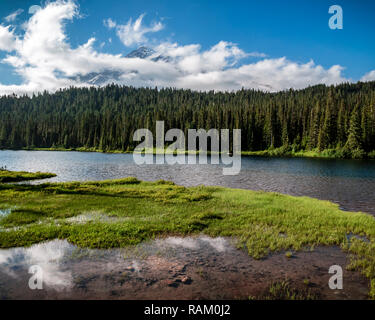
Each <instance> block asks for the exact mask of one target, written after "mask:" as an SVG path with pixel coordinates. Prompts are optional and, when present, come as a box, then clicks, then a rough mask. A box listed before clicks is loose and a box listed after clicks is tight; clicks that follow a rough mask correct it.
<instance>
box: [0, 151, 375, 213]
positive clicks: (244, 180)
mask: <svg viewBox="0 0 375 320" xmlns="http://www.w3.org/2000/svg"><path fill="white" fill-rule="evenodd" d="M1 166H6V167H7V169H9V170H17V171H21V170H22V171H31V172H35V171H44V172H53V173H56V174H57V177H54V178H51V179H46V180H43V181H50V182H60V181H87V180H104V179H117V178H123V177H129V176H133V177H136V178H138V179H140V180H146V181H154V180H159V179H164V180H171V181H174V182H175V183H176V184H179V185H184V186H195V185H201V184H203V185H210V186H224V187H230V188H241V189H251V190H264V191H272V192H280V193H284V194H290V195H293V196H309V197H313V198H318V199H323V200H330V201H333V202H335V203H338V204H339V205H340V207H341V208H342V209H343V210H351V211H363V212H368V213H371V214H374V215H375V196H374V195H375V161H373V160H342V159H309V158H290V159H289V158H260V157H242V169H241V172H240V174H239V175H236V176H224V175H223V171H222V168H223V165H211V164H207V165H155V164H154V165H141V166H139V165H136V164H135V163H134V161H133V156H132V155H131V154H104V153H91V152H60V151H56V152H54V151H8V150H2V151H0V167H1ZM33 183H35V182H33Z"/></svg>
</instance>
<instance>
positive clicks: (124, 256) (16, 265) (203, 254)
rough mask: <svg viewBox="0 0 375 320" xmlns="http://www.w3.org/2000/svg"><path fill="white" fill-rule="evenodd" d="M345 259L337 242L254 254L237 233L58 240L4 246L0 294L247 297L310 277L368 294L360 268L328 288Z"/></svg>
mask: <svg viewBox="0 0 375 320" xmlns="http://www.w3.org/2000/svg"><path fill="white" fill-rule="evenodd" d="M347 263H348V261H347V258H346V255H345V253H343V252H342V251H341V250H340V249H339V248H336V247H324V248H315V250H314V251H313V252H310V251H309V250H308V251H302V252H299V253H294V254H293V256H292V258H287V257H286V255H285V253H283V252H281V253H277V254H272V255H270V256H269V257H268V258H267V259H263V260H254V259H252V258H251V257H249V255H248V254H247V252H246V251H245V250H239V249H236V247H235V242H234V240H232V239H228V238H221V237H220V238H210V237H207V236H204V235H201V236H197V237H187V238H179V237H168V238H164V239H156V240H153V241H149V242H145V243H142V244H140V245H137V246H134V247H128V248H122V249H109V250H99V249H95V250H93V249H82V248H78V247H76V246H74V245H72V244H70V243H69V242H67V241H62V240H54V241H50V242H46V243H41V244H37V245H33V246H32V247H30V248H13V249H6V250H5V249H2V250H0V299H131V300H133V299H248V298H249V297H259V296H262V295H263V294H264V293H266V292H267V290H268V288H269V286H270V285H271V284H272V283H273V282H277V281H285V280H288V281H290V283H291V285H292V287H296V288H301V287H302V289H306V288H305V286H306V285H305V284H304V281H305V280H306V279H308V280H309V282H310V284H311V289H312V290H313V291H314V292H315V293H316V294H318V295H319V297H320V298H322V299H366V298H367V292H368V281H367V280H366V279H364V278H363V276H361V275H360V274H359V273H358V272H349V271H347V272H345V273H344V283H345V286H344V290H338V291H335V290H330V289H329V287H328V280H329V277H330V276H331V275H330V274H329V273H328V269H329V267H330V266H332V265H335V264H338V265H341V266H342V267H343V269H345V266H346V265H347ZM32 266H34V267H35V266H38V268H39V269H38V270H41V272H42V273H41V275H42V277H41V279H42V289H41V290H38V289H37V290H31V289H30V287H29V281H30V278H31V277H32V276H33V274H30V273H29V271H30V267H32ZM39 277H40V273H39Z"/></svg>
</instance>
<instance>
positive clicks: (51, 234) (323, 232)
mask: <svg viewBox="0 0 375 320" xmlns="http://www.w3.org/2000/svg"><path fill="white" fill-rule="evenodd" d="M0 200H1V202H0V203H1V205H0V210H1V209H3V210H5V209H8V208H11V211H10V212H9V213H8V214H7V215H6V216H5V217H2V218H1V219H0V227H1V229H0V246H1V247H2V248H12V247H20V246H30V245H32V244H37V243H40V242H43V241H49V240H53V239H67V240H68V241H69V242H71V243H73V244H75V245H77V246H79V247H87V248H102V249H109V248H123V247H128V246H133V245H137V244H140V243H142V242H144V241H147V240H151V239H155V238H157V237H167V236H171V235H177V236H183V237H186V236H192V235H199V234H205V235H207V236H210V237H233V238H235V239H237V244H236V245H237V247H239V248H245V250H246V251H247V253H248V254H249V256H251V257H252V258H254V259H263V258H266V257H267V256H269V255H270V254H272V253H276V252H280V251H281V252H282V251H285V252H286V253H285V255H286V256H287V257H288V256H293V254H294V252H299V251H302V250H306V249H307V250H314V248H315V247H318V246H338V247H341V248H342V249H343V250H344V251H345V252H347V253H349V254H350V263H349V264H348V268H349V269H351V270H358V271H360V272H361V273H363V274H364V275H365V276H366V277H367V278H368V279H369V280H371V281H372V282H371V283H372V286H371V289H370V292H369V296H370V297H372V298H374V297H375V280H374V279H375V272H374V271H373V270H375V268H374V265H375V260H374V256H375V255H374V254H373V250H374V242H375V219H374V217H372V216H370V215H368V214H364V213H359V212H357V213H356V212H344V211H341V210H339V208H338V206H337V205H336V204H333V203H331V202H328V201H321V200H316V199H312V198H308V197H292V196H287V195H282V194H278V193H267V192H261V191H249V190H239V189H229V188H222V187H203V186H199V187H191V188H186V187H182V186H178V185H175V184H174V183H172V182H168V181H156V182H142V181H139V180H137V179H135V178H126V179H119V180H108V181H96V182H71V183H44V184H40V185H12V184H0Z"/></svg>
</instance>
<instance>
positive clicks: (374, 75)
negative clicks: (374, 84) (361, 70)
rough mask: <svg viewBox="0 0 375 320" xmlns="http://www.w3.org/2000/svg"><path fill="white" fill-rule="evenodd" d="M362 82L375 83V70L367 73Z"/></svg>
mask: <svg viewBox="0 0 375 320" xmlns="http://www.w3.org/2000/svg"><path fill="white" fill-rule="evenodd" d="M361 81H375V70H372V71H370V72H368V73H366V74H365V75H364V76H363V77H362V78H361Z"/></svg>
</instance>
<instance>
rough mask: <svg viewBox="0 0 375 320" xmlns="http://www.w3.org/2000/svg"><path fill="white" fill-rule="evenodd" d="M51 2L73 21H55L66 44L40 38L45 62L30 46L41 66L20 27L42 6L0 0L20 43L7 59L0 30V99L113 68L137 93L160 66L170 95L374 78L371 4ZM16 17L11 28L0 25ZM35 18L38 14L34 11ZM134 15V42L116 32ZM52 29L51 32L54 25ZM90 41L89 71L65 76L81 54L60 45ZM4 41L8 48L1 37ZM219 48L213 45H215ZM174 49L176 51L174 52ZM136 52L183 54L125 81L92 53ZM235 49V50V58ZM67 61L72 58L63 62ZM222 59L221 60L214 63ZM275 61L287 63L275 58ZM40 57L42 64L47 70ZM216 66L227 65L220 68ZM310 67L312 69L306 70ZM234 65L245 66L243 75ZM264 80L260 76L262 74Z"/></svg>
mask: <svg viewBox="0 0 375 320" xmlns="http://www.w3.org/2000/svg"><path fill="white" fill-rule="evenodd" d="M51 2H52V3H54V1H51ZM58 3H59V4H60V5H61V6H62V5H63V4H64V3H65V4H66V3H70V4H72V3H73V5H74V6H75V13H74V17H72V18H71V19H70V18H68V19H65V18H64V17H63V18H61V16H57V19H61V24H60V25H61V26H65V27H64V28H63V33H64V35H65V39H64V41H60V39H49V40H46V39H47V38H46V37H47V36H46V37H45V38H44V40H42V41H41V43H42V42H44V43H52V42H54V46H55V47H54V48H53V49H51V48H49V49H48V50H49V51H48V54H47V53H46V50H44V49H45V48H41V47H36V48H33V49H34V51H33V52H37V51H38V50H40V57H41V58H40V59H38V58H37V57H35V58H33V59H29V57H28V56H27V52H31V51H28V50H26V49H25V50H24V49H20V48H21V47H22V48H26V47H30V45H27V43H26V42H25V41H22V40H23V37H24V36H25V34H26V33H27V32H28V33H29V34H31V31H30V30H31V29H30V30H29V31H27V27H25V25H23V24H29V25H31V23H30V21H31V19H32V18H33V15H30V14H29V13H28V10H29V7H30V6H32V5H40V6H41V7H42V10H44V9H45V7H46V6H47V7H48V4H47V5H46V2H36V1H22V0H15V1H14V0H13V1H7V0H5V1H4V0H3V1H1V3H0V19H1V26H2V27H3V28H8V29H7V30H8V31H9V32H10V31H11V32H12V36H14V37H15V38H17V37H18V40H17V41H18V42H19V43H23V44H19V45H18V47H17V48H18V49H15V50H13V51H10V50H9V49H8V50H1V49H2V45H1V41H2V37H1V30H0V59H1V62H2V63H0V84H1V85H0V93H1V91H3V92H4V93H5V92H6V93H8V92H10V91H12V90H13V91H17V90H19V91H20V92H22V91H28V90H35V88H37V87H40V86H43V85H44V83H42V82H43V79H42V78H41V77H39V76H34V75H35V74H40V73H45V80H46V79H47V78H50V79H49V80H48V81H47V80H46V83H47V82H51V81H52V82H53V81H55V80H56V81H55V85H54V86H48V85H46V89H47V90H49V89H50V90H53V89H54V87H56V86H66V85H67V80H66V79H70V80H71V79H75V80H76V79H77V75H80V76H82V75H84V74H86V73H88V72H93V71H95V68H96V69H100V70H106V69H111V70H113V69H115V68H120V70H121V72H124V74H125V73H126V74H128V75H127V76H124V77H123V78H121V79H117V80H118V81H119V82H120V83H123V84H134V85H140V86H141V85H150V86H152V85H158V84H159V83H158V81H157V80H155V79H157V78H158V72H160V73H162V74H164V73H165V72H166V71H165V70H166V69H165V68H169V69H168V71H167V73H168V74H169V76H170V77H169V78H165V77H162V78H163V79H161V80H160V84H159V85H160V86H168V85H173V84H174V83H176V86H178V87H189V88H192V89H199V88H203V89H218V90H233V89H237V87H238V88H240V87H241V86H245V87H255V88H260V89H267V88H271V90H274V91H276V90H280V89H287V88H288V86H289V87H304V86H306V85H310V84H314V83H327V84H331V83H335V82H337V83H339V82H342V81H358V80H360V79H362V80H373V79H374V80H375V72H373V73H371V72H372V71H373V70H375V41H374V34H375V19H374V18H375V1H372V0H362V1H361V0H358V1H354V0H352V1H349V0H337V1H326V0H304V1H297V0H285V1H280V0H267V1H266V0H262V1H260V0H258V1H255V0H254V1H251V0H247V1H235V0H233V1H224V0H217V1H209V0H207V1H202V0H200V1H196V0H190V1H169V0H164V1H163V0H157V1H156V0H155V1H146V0H137V1H133V0H125V1H124V0H121V1H120V0H116V1H115V0H112V1H111V0H109V1H98V0H80V1H74V2H71V1H68V2H64V1H60V2H58ZM334 4H337V5H340V6H341V7H342V9H343V13H344V15H343V16H344V20H343V21H344V28H343V30H331V29H330V28H329V27H328V20H329V18H330V16H331V15H330V14H329V13H328V8H329V7H330V6H331V5H334ZM19 9H22V10H23V12H22V13H20V14H19V15H17V16H16V17H15V18H14V19H12V21H9V19H8V21H7V19H5V18H6V17H7V16H9V15H10V14H12V13H14V12H16V11H17V10H19ZM66 10H68V8H67V9H66ZM19 12H20V11H19ZM37 14H40V15H41V13H37ZM56 14H60V15H64V14H65V13H63V12H60V13H56ZM142 14H145V15H144V17H143V19H142V21H141V24H142V28H143V30H145V31H146V32H145V33H144V34H143V35H142V36H141V39H140V41H138V40H139V39H138V38H137V35H136V34H135V35H132V34H130V32H131V30H130V31H129V30H128V31H126V32H125V31H124V26H126V25H127V24H128V25H129V19H132V20H131V21H130V27H132V24H134V22H135V21H136V20H137V19H138V18H139V17H140V16H141V15H142ZM43 19H46V18H45V17H44V18H43V17H42V16H41V17H40V18H39V19H38V18H37V17H35V21H36V23H40V24H42V23H47V22H48V21H47V20H48V19H46V20H43ZM108 19H111V21H112V22H113V23H114V25H113V26H112V27H109V26H108ZM35 21H34V22H35ZM43 21H44V22H43ZM103 21H107V23H103ZM158 24H159V26H161V27H160V28H156V29H155V30H154V32H153V31H150V32H147V30H150V29H152V28H154V27H155V26H156V25H158ZM22 25H23V27H22ZM133 26H134V25H133ZM55 27H56V26H55ZM45 28H48V26H46V27H45ZM147 28H148V29H147ZM130 29H132V28H130ZM159 29H161V30H159ZM51 30H55V29H54V27H53V26H52V27H51ZM3 31H4V30H3ZM4 32H5V31H4ZM133 36H134V39H135V40H134V41H133V40H129V41H128V40H127V39H128V37H130V38H129V39H132V37H133ZM138 36H139V34H138ZM33 37H34V38H33V39H34V42H35V41H37V40H38V38H37V35H36V34H35V32H34V33H33ZM90 38H95V41H94V42H93V43H90V49H89V51H90V52H89V53H87V54H88V55H91V54H92V55H93V57H92V59H91V58H90V61H88V62H87V66H89V65H90V66H91V67H87V68H78V67H76V68H73V63H72V61H71V60H73V58H74V57H75V56H74V55H76V54H79V55H80V56H79V57H80V59H81V58H82V55H84V53H82V52H79V53H77V52H71V51H69V50H67V49H66V48H67V46H66V45H68V47H69V48H71V49H72V50H74V49H76V48H78V47H79V46H82V45H83V44H85V43H87V41H88V39H90ZM6 39H7V40H9V37H8V35H7V38H6ZM137 39H138V40H137ZM4 41H5V40H4ZM220 43H222V45H221V46H219V47H215V46H216V45H218V44H220ZM223 43H224V44H223ZM167 44H168V45H167ZM172 44H174V47H173V48H172V47H171V46H172ZM141 45H146V46H149V47H152V48H153V49H155V50H156V51H159V50H160V52H162V53H163V55H168V56H170V55H173V53H171V52H172V51H171V50H172V49H173V50H176V49H178V48H180V49H181V50H183V51H184V52H183V54H181V55H178V56H176V57H175V58H176V60H174V62H173V66H164V65H163V66H161V70H159V71H158V70H157V68H158V67H159V66H154V65H150V63H151V62H150V63H149V62H147V63H149V64H148V65H147V66H143V65H139V69H137V68H138V67H137V66H138V62H137V63H134V64H135V65H137V66H135V67H133V69H134V68H135V69H136V71H137V72H135V73H136V74H142V77H137V76H135V75H134V74H131V72H130V71H129V68H130V67H129V65H128V61H125V60H124V59H122V60H118V63H117V62H116V63H114V64H113V65H111V64H110V63H109V62H108V60H109V59H107V58H108V57H104V58H103V59H102V58H98V57H97V55H98V54H107V55H119V54H121V55H122V57H124V56H125V55H126V54H127V53H129V52H130V51H132V50H133V49H136V48H137V47H139V46H141ZM191 45H198V46H199V48H195V49H194V50H192V51H191V50H187V47H188V46H191ZM59 46H60V47H59ZM3 47H4V45H3ZM15 48H16V46H15ZM61 48H63V49H64V50H67V52H66V53H65V54H61V55H59V56H56V57H54V56H53V55H52V54H51V52H55V51H61V50H63V49H61ZM212 48H214V49H213V50H212ZM60 49H61V50H60ZM237 49H238V50H240V51H241V52H240V53H239V52H237V51H236V50H237ZM29 50H31V49H29ZM186 51H188V53H187V52H186ZM213 51H215V52H213ZM173 52H174V51H173ZM207 52H208V53H207ZM258 53H259V55H258ZM68 54H71V56H72V57H71V58H69V57H68V58H66V57H67V55H68ZM220 54H221V55H222V56H218V55H220ZM9 56H13V57H21V58H20V59H18V60H21V61H23V62H22V63H23V66H20V65H19V64H17V63H16V62H14V59H13V60H12V59H10V61H4V59H5V58H6V57H9ZM62 56H65V59H67V60H66V66H67V69H69V70H68V71H67V70H64V68H62V67H61V66H60V67H56V68H54V67H53V64H54V61H53V59H56V65H57V64H60V65H61V64H64V63H65V62H64V61H65V60H63V58H61V57H62ZM95 57H96V58H95ZM215 57H216V58H217V59H218V61H217V63H212V64H211V62H210V61H211V60H209V59H215ZM283 57H284V58H285V59H286V61H281V60H279V59H281V58H283ZM46 59H50V61H49V62H48V63H45V60H46ZM74 59H76V58H74ZM95 59H96V60H95ZM223 59H224V60H225V62H223V61H222V60H223ZM212 61H213V60H212ZM311 61H313V63H314V65H308V64H309V63H310V62H311ZM22 63H21V64H22ZM82 63H83V64H84V63H85V61H84V60H82ZM139 63H140V62H139ZM260 63H262V64H260ZM154 64H156V63H154ZM160 64H161V63H159V65H160ZM125 65H126V66H125ZM94 66H95V68H94ZM241 66H245V68H242V69H241ZM333 66H340V67H339V69H340V70H339V71H338V70H337V69H331V68H332V67H333ZM154 67H155V70H154V71H153V74H151V75H150V74H148V73H147V74H146V73H145V71H143V70H144V69H150V68H154ZM59 68H60V69H59ZM90 68H91V69H90ZM143 68H144V69H143ZM295 69H296V70H297V71H296V74H295V77H296V78H297V80H296V81H299V82H296V81H294V80H292V79H290V81H285V84H282V81H283V77H284V78H285V77H288V75H289V72H291V73H292V74H293V72H294V71H295ZM321 69H322V70H321ZM163 70H164V71H163ZM48 72H49V73H50V74H48ZM262 72H263V74H264V77H262V76H261V74H262ZM309 72H310V73H311V77H309V74H308V73H309ZM61 74H63V75H64V76H63V77H65V81H62V79H60V75H61ZM366 74H367V76H366ZM57 75H59V76H57ZM237 75H240V76H239V78H241V79H242V80H241V81H237V82H233V81H232V80H231V79H230V77H231V76H232V77H236V76H237ZM267 75H268V77H269V78H277V79H278V81H276V82H275V81H271V79H267V77H266V76H267ZM33 77H34V78H33ZM52 77H55V78H56V77H57V78H56V79H55V78H54V79H52ZM147 77H149V78H147ZM146 78H147V81H145V79H146ZM210 79H212V83H210ZM299 84H300V85H299ZM78 85H79V83H78ZM215 86H217V88H216V87H215Z"/></svg>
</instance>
